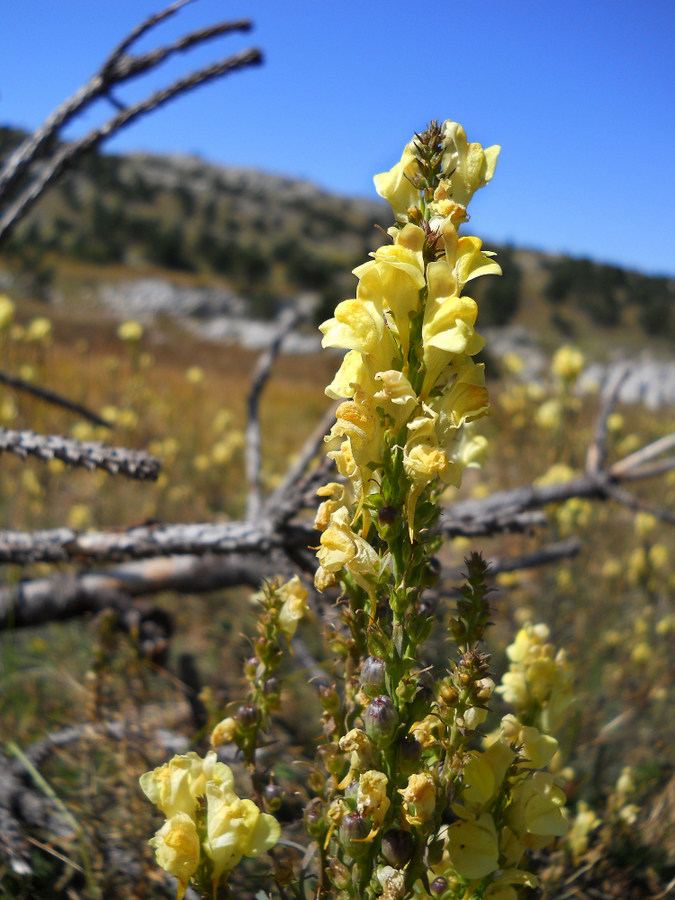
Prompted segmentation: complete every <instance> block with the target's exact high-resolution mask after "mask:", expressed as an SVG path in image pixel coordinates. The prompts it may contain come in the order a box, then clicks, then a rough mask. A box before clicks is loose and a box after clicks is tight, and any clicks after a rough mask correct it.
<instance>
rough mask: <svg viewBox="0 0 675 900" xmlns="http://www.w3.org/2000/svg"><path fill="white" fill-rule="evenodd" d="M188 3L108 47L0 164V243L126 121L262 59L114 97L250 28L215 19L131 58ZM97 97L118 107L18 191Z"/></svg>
mask: <svg viewBox="0 0 675 900" xmlns="http://www.w3.org/2000/svg"><path fill="white" fill-rule="evenodd" d="M186 2H188V0H178V2H176V3H173V4H171V5H170V6H168V7H166V8H165V9H164V10H162V11H161V12H159V13H156V14H155V15H152V16H149V17H148V18H147V19H145V20H144V21H143V22H141V23H140V24H139V25H137V26H136V27H135V28H134V29H133V30H132V31H131V32H130V33H129V35H127V37H126V38H124V40H123V41H122V42H121V43H120V44H118V45H117V47H116V48H115V49H114V50H113V51H112V53H111V54H110V55H109V56H108V58H107V59H106V61H105V62H104V63H103V65H102V66H101V68H100V69H99V70H98V72H96V74H95V75H94V76H93V77H92V78H90V79H89V81H87V82H86V83H85V84H84V85H82V87H81V88H80V89H79V90H78V91H77V92H76V93H75V94H73V96H72V97H69V98H68V99H67V100H66V101H65V102H64V103H62V104H61V105H60V106H59V107H57V109H55V110H54V112H53V113H52V114H51V115H50V116H49V117H48V118H47V119H46V121H45V122H44V124H43V125H42V126H41V127H40V128H38V129H37V130H36V131H35V132H34V133H33V134H32V135H31V136H30V137H29V138H27V139H26V140H25V141H24V142H23V143H22V144H21V145H20V146H19V147H18V148H17V149H16V150H15V151H14V152H13V153H12V154H10V156H9V157H8V159H7V160H6V161H5V162H4V164H3V165H2V167H0V207H5V210H4V213H3V215H2V217H0V244H2V242H3V240H6V239H7V238H8V237H9V235H10V233H11V231H12V230H13V229H14V227H15V226H16V225H17V224H18V222H19V221H20V220H21V219H22V218H23V217H24V216H25V215H26V213H27V212H28V210H29V209H30V208H31V206H32V205H33V204H34V203H35V201H36V200H37V199H38V198H39V197H40V196H41V195H42V193H43V192H44V191H45V190H46V188H47V187H48V186H49V185H50V184H51V183H52V182H53V181H54V180H55V179H56V178H58V177H59V176H60V175H61V173H62V172H63V171H64V170H65V169H66V168H67V167H68V166H70V165H72V164H73V163H75V162H77V160H79V159H80V157H81V156H82V155H83V154H85V153H87V152H88V151H89V150H92V149H93V148H95V147H96V146H98V145H99V144H100V143H101V142H102V141H103V140H105V139H106V138H108V137H110V136H111V135H112V134H115V133H116V132H117V131H119V130H120V129H121V128H123V127H125V126H126V125H128V124H130V123H131V122H132V121H134V119H136V118H138V117H139V116H142V115H145V114H146V113H148V112H150V111H151V110H153V109H156V108H157V107H159V106H161V105H163V104H164V103H166V102H167V101H168V100H170V99H172V98H173V97H176V96H178V95H179V94H184V93H186V92H188V91H190V90H192V89H193V88H195V87H197V86H198V85H201V84H205V83H207V82H209V81H212V80H213V79H215V78H219V77H221V76H223V75H226V74H228V73H229V72H232V71H235V70H236V69H240V68H243V67H245V66H249V65H256V64H258V63H260V62H261V61H262V54H261V53H260V51H259V50H258V49H257V48H250V49H248V50H244V51H242V52H241V53H237V54H234V55H232V56H229V57H227V58H226V59H221V60H219V61H217V62H215V63H213V64H212V65H210V66H206V67H204V68H202V69H198V70H196V71H194V72H192V73H190V74H189V75H187V76H185V77H183V78H180V79H177V80H176V81H174V82H173V83H172V84H170V85H169V86H168V87H166V88H164V89H162V90H159V91H156V92H155V93H153V94H151V95H150V96H148V97H146V98H145V99H143V100H141V101H139V102H137V103H135V104H133V105H131V106H129V107H128V108H127V107H125V106H124V105H123V104H121V103H119V101H117V100H115V99H114V98H113V96H112V91H113V90H114V88H116V87H118V86H119V85H121V84H123V83H124V82H126V81H129V80H130V79H133V78H135V77H137V76H138V75H140V74H142V73H144V72H147V71H150V70H151V69H155V68H156V67H157V66H159V65H160V64H161V63H162V62H164V61H165V60H166V59H168V58H169V57H170V56H172V55H174V54H176V53H183V52H186V51H188V50H189V49H191V48H192V47H194V46H196V45H202V44H204V43H205V42H207V41H210V40H213V39H214V38H216V37H220V36H222V35H225V34H228V33H231V32H233V31H239V32H243V31H249V30H250V28H251V22H250V21H249V20H248V19H239V20H236V21H232V22H219V23H216V24H214V25H210V26H207V27H205V28H201V29H198V30H196V31H192V32H189V33H188V34H186V35H183V36H182V37H180V38H179V39H178V40H176V41H174V42H173V43H171V44H167V45H165V46H160V47H158V48H156V49H155V50H152V51H150V52H148V53H144V54H139V55H136V56H133V55H131V54H129V53H128V52H127V51H128V50H129V48H130V47H131V46H132V44H134V43H135V42H136V41H137V40H138V39H139V38H140V37H142V36H143V35H144V34H146V33H147V32H148V31H149V30H150V29H152V28H154V27H155V26H156V25H158V24H159V23H160V22H162V21H163V20H164V19H166V18H168V17H169V16H172V15H174V14H175V13H177V12H178V11H179V10H180V9H181V8H182V7H183V6H185V5H186ZM101 97H108V98H109V99H110V100H111V102H113V104H114V105H115V106H116V108H117V110H118V113H117V115H115V116H113V117H112V118H111V119H109V120H108V121H107V122H106V123H105V124H103V125H101V126H99V127H98V128H94V129H93V130H92V131H91V132H89V134H87V135H86V136H85V137H83V138H81V139H80V140H78V141H75V142H73V143H71V144H67V145H64V146H61V147H57V149H56V150H55V151H54V152H53V153H52V154H51V156H50V158H49V160H48V161H47V162H46V163H44V165H43V166H42V167H41V169H39V170H36V173H35V176H34V178H33V180H32V181H30V182H29V184H28V185H27V186H26V187H25V188H24V189H23V190H20V185H21V182H22V179H24V177H26V176H29V173H30V171H31V169H32V167H33V165H34V164H35V163H37V161H38V160H40V159H44V157H45V156H48V155H49V154H50V148H52V147H53V146H54V143H55V142H56V141H57V139H58V136H59V134H60V133H61V131H62V130H63V128H64V127H65V126H66V125H67V124H68V123H69V122H70V121H71V120H72V119H73V118H74V117H75V116H77V115H80V114H81V113H82V112H84V111H85V110H86V109H87V108H88V107H89V106H91V104H92V103H93V102H94V101H96V100H97V99H99V98H101ZM17 190H19V195H18V197H15V198H14V200H13V201H12V202H11V203H10V202H9V200H10V198H11V197H12V195H13V194H15V193H16V191H17Z"/></svg>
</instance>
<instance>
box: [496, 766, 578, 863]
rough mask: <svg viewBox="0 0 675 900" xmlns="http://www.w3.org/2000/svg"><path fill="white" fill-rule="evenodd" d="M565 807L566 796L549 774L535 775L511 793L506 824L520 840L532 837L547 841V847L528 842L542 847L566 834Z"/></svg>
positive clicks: (536, 842) (538, 773)
mask: <svg viewBox="0 0 675 900" xmlns="http://www.w3.org/2000/svg"><path fill="white" fill-rule="evenodd" d="M564 805H565V794H564V793H563V791H561V790H560V788H559V787H557V786H556V785H555V783H554V781H553V776H552V775H551V774H549V773H548V772H534V773H533V774H532V775H531V776H530V777H528V778H526V779H525V780H523V781H520V782H518V783H517V784H516V785H515V786H514V788H513V790H512V791H511V802H510V803H509V805H508V807H507V809H506V820H507V822H508V824H509V826H510V827H511V828H512V829H513V831H514V832H515V833H516V834H517V835H518V836H519V837H521V838H522V837H523V836H526V835H533V836H534V838H544V839H545V840H544V843H540V842H538V841H536V840H534V841H528V842H527V846H529V847H532V848H536V847H543V846H546V845H547V844H548V843H550V840H551V839H553V838H554V837H560V836H562V835H564V834H565V833H566V832H567V816H566V811H565V810H564V809H563V807H564Z"/></svg>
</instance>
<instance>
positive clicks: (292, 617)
mask: <svg viewBox="0 0 675 900" xmlns="http://www.w3.org/2000/svg"><path fill="white" fill-rule="evenodd" d="M279 594H280V596H281V597H283V603H282V606H281V609H280V610H279V618H278V624H279V629H280V630H281V631H282V632H283V633H284V634H285V635H286V637H287V638H288V639H289V640H290V639H291V638H292V637H293V635H294V634H295V632H296V631H297V628H298V622H299V621H300V619H301V618H302V617H303V616H304V615H305V613H307V612H308V610H309V607H308V606H307V588H305V587H304V586H303V584H302V582H301V581H300V579H299V577H298V576H297V575H294V576H293V577H292V578H291V580H290V581H287V582H286V584H283V585H282V586H281V587H280V588H279Z"/></svg>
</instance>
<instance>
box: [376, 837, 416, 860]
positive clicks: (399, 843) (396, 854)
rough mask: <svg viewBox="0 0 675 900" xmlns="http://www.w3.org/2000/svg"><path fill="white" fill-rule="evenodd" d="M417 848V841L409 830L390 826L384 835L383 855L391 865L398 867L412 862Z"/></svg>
mask: <svg viewBox="0 0 675 900" xmlns="http://www.w3.org/2000/svg"><path fill="white" fill-rule="evenodd" d="M414 850H415V842H414V841H413V837H412V835H411V834H410V832H409V831H403V829H402V828H390V829H389V831H387V832H386V833H385V834H384V835H383V836H382V856H384V858H385V859H386V860H387V862H388V863H389V865H390V866H395V867H396V868H397V869H401V868H403V866H404V865H405V864H406V863H408V862H410V860H411V859H412V855H413V852H414Z"/></svg>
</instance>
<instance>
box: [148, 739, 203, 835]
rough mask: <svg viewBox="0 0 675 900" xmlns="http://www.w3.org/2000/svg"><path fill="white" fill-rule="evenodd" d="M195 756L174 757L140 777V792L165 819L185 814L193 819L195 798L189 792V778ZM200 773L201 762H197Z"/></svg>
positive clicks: (192, 770) (193, 766) (193, 768)
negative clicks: (177, 814)
mask: <svg viewBox="0 0 675 900" xmlns="http://www.w3.org/2000/svg"><path fill="white" fill-rule="evenodd" d="M195 759H198V757H197V754H196V753H195V754H192V755H191V756H190V755H185V756H174V757H173V759H171V760H170V761H169V762H168V763H164V765H163V766H159V767H158V768H157V769H153V771H152V772H145V773H144V774H143V775H141V777H140V785H141V790H142V791H143V793H144V794H145V795H146V797H147V798H148V800H150V801H151V802H152V803H154V804H155V806H157V807H158V808H159V809H160V810H161V811H162V812H163V813H164V815H165V816H166V817H167V818H169V819H170V818H171V817H172V816H174V815H176V813H179V812H180V813H186V814H187V815H189V816H191V817H192V818H194V813H195V807H196V805H197V800H196V797H195V796H194V795H193V794H192V793H191V791H190V778H191V776H192V774H193V772H194V770H195ZM199 763H200V765H199V769H200V772H201V760H199Z"/></svg>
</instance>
